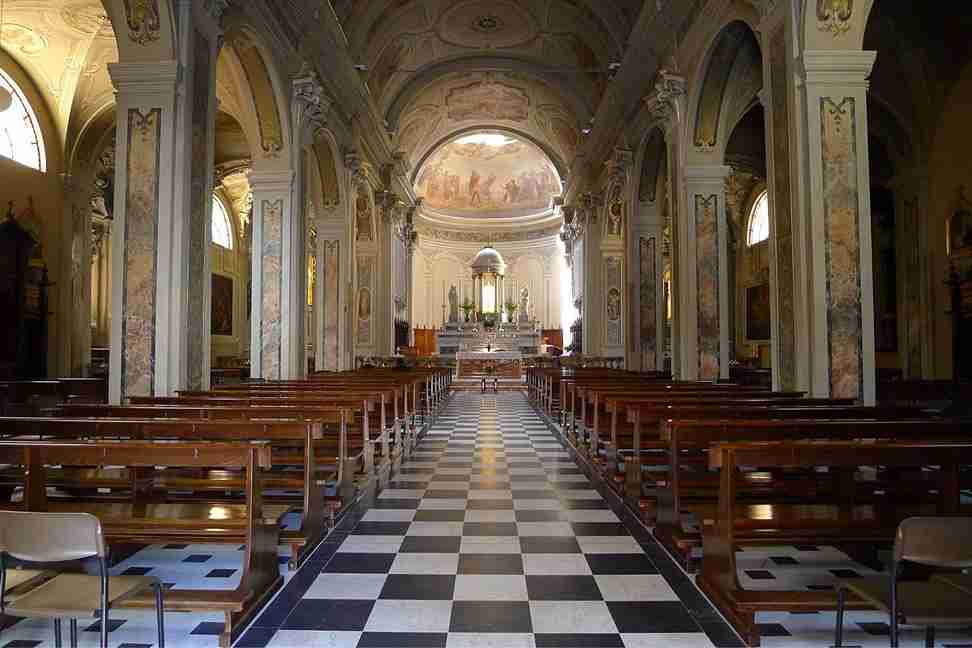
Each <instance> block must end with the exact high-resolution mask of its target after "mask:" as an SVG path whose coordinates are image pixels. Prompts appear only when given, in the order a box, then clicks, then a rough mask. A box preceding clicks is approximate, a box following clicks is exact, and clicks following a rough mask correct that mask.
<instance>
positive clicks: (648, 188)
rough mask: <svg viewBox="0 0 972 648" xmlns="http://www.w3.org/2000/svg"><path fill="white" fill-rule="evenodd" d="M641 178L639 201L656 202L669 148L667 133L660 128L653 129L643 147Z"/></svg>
mask: <svg viewBox="0 0 972 648" xmlns="http://www.w3.org/2000/svg"><path fill="white" fill-rule="evenodd" d="M642 149H643V151H644V153H643V156H642V159H641V176H640V178H641V179H640V181H639V184H638V200H639V201H641V202H652V203H653V202H655V198H656V197H657V192H658V176H659V174H660V173H661V171H662V168H663V164H664V161H665V157H666V153H667V147H666V144H665V133H664V132H662V129H661V128H659V127H658V126H655V127H654V128H652V129H651V130H650V131H649V132H648V135H647V136H646V137H645V143H644V146H643V147H642Z"/></svg>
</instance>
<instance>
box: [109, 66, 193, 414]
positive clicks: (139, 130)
mask: <svg viewBox="0 0 972 648" xmlns="http://www.w3.org/2000/svg"><path fill="white" fill-rule="evenodd" d="M108 69H109V72H110V74H111V78H112V82H113V83H114V85H115V89H116V97H117V105H118V108H117V110H118V125H117V128H116V142H117V144H116V146H117V152H116V171H115V200H114V206H115V209H114V213H115V218H114V221H115V225H114V227H115V230H116V231H115V234H116V235H115V236H113V237H112V265H113V267H112V325H111V348H112V353H111V369H110V381H109V387H110V388H109V395H110V399H111V402H112V403H120V402H121V401H122V399H124V398H127V397H128V396H148V395H155V394H166V393H169V392H171V391H173V390H174V389H177V388H178V387H179V382H180V381H179V378H180V375H179V369H180V367H179V362H178V358H177V356H178V353H177V351H178V344H177V336H178V329H176V328H174V327H173V326H172V325H171V323H172V321H173V320H172V318H173V315H174V314H175V313H176V312H177V309H178V304H176V303H173V293H174V291H173V290H172V285H171V284H172V282H174V281H176V280H175V278H174V277H173V275H172V271H177V272H178V269H177V267H176V266H178V265H179V262H181V261H182V260H183V259H181V258H178V257H179V250H178V247H177V246H176V245H174V242H175V241H174V240H173V232H174V220H175V213H176V211H177V209H176V204H175V201H174V179H175V178H174V174H172V173H171V172H170V171H168V170H170V169H172V168H174V158H175V153H176V151H175V148H176V147H175V142H176V138H175V132H176V124H177V119H176V88H177V83H178V77H179V64H178V63H177V62H175V61H167V62H161V63H155V62H153V63H114V64H111V65H109V68H108ZM177 283H178V282H177Z"/></svg>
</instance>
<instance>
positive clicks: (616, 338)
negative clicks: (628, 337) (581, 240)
mask: <svg viewBox="0 0 972 648" xmlns="http://www.w3.org/2000/svg"><path fill="white" fill-rule="evenodd" d="M604 270H605V271H604V278H605V287H606V288H607V293H606V300H605V313H606V314H607V331H606V332H607V339H606V342H607V344H608V346H621V345H622V344H624V339H623V338H622V337H621V336H622V325H621V313H623V312H624V311H623V307H624V304H623V299H622V295H623V290H622V289H623V288H624V285H623V278H622V276H621V259H618V258H617V257H608V258H607V259H605V264H604Z"/></svg>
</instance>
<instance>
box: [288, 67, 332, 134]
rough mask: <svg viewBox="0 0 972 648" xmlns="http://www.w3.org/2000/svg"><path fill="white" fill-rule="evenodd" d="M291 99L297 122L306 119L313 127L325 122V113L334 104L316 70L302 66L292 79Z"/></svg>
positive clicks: (318, 126)
mask: <svg viewBox="0 0 972 648" xmlns="http://www.w3.org/2000/svg"><path fill="white" fill-rule="evenodd" d="M293 89H294V95H293V97H294V98H293V101H294V105H295V108H296V110H297V123H302V122H303V121H304V120H305V119H306V120H308V121H309V122H310V123H311V124H312V125H313V126H314V128H320V127H322V126H323V125H324V124H325V123H327V113H328V112H329V111H330V110H331V106H332V105H334V98H333V97H331V96H330V95H329V94H328V93H327V91H326V90H325V89H324V86H323V84H321V79H320V77H318V76H317V72H315V71H313V70H311V69H308V68H306V67H305V68H304V69H302V70H301V71H300V73H299V74H298V75H297V76H296V77H294V80H293Z"/></svg>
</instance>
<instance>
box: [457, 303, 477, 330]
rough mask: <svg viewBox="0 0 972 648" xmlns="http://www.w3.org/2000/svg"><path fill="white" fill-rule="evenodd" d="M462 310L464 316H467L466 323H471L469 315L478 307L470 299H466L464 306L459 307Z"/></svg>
mask: <svg viewBox="0 0 972 648" xmlns="http://www.w3.org/2000/svg"><path fill="white" fill-rule="evenodd" d="M459 308H461V309H462V314H463V315H465V316H466V323H467V324H468V323H469V313H471V312H473V311H474V310H475V309H476V305H475V304H474V303H472V302H471V301H470V300H469V299H465V300H463V302H462V305H460V306H459Z"/></svg>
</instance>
